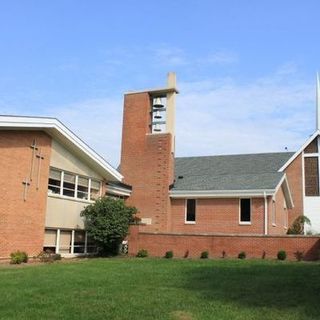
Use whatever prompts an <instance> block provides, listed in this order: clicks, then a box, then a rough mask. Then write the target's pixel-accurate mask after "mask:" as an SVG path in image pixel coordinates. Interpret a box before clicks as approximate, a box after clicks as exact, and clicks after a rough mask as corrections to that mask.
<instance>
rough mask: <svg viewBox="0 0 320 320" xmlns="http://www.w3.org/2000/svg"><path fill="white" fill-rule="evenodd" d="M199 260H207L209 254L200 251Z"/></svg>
mask: <svg viewBox="0 0 320 320" xmlns="http://www.w3.org/2000/svg"><path fill="white" fill-rule="evenodd" d="M200 258H201V259H208V258H209V252H208V251H202V252H201V255H200Z"/></svg>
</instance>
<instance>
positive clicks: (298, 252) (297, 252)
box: [294, 250, 303, 261]
mask: <svg viewBox="0 0 320 320" xmlns="http://www.w3.org/2000/svg"><path fill="white" fill-rule="evenodd" d="M294 256H295V257H296V259H297V261H302V260H303V252H302V251H299V250H298V251H296V252H295V253H294Z"/></svg>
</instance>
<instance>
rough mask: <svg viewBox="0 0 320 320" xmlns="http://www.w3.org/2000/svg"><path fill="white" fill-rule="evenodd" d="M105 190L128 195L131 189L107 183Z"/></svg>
mask: <svg viewBox="0 0 320 320" xmlns="http://www.w3.org/2000/svg"><path fill="white" fill-rule="evenodd" d="M107 192H108V193H112V194H116V195H120V196H126V197H130V195H131V192H132V191H131V190H128V189H125V188H121V187H115V186H109V185H107Z"/></svg>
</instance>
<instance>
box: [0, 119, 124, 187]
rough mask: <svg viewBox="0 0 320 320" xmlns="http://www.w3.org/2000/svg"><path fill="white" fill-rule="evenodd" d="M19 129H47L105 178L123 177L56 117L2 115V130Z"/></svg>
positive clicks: (46, 130) (0, 124)
mask: <svg viewBox="0 0 320 320" xmlns="http://www.w3.org/2000/svg"><path fill="white" fill-rule="evenodd" d="M17 129H18V130H42V131H45V132H46V133H47V134H49V135H50V136H51V137H52V138H54V139H56V140H57V141H59V142H60V143H62V144H63V145H64V146H66V147H67V148H68V150H70V151H72V152H73V153H75V154H76V155H77V156H78V157H79V158H80V159H83V160H84V161H85V162H86V163H88V164H89V165H90V166H91V167H92V168H93V169H95V170H97V172H98V173H99V174H101V175H102V176H103V177H104V178H106V179H108V180H111V181H121V180H122V179H123V176H122V175H121V174H120V173H119V172H118V171H117V170H116V169H115V168H113V167H112V166H111V165H110V164H109V163H108V162H107V161H106V160H105V159H104V158H102V157H101V156H100V155H99V154H97V153H96V152H95V151H94V150H93V149H91V148H90V147H89V146H88V145H87V144H86V143H85V142H83V141H82V140H81V139H80V138H79V137H78V136H76V135H75V134H74V133H73V132H72V131H71V130H69V129H68V128H67V127H66V126H65V125H64V124H63V123H62V122H60V121H59V120H58V119H56V118H46V117H25V116H4V115H2V116H0V130H17Z"/></svg>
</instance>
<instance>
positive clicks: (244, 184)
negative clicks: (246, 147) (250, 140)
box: [172, 152, 293, 191]
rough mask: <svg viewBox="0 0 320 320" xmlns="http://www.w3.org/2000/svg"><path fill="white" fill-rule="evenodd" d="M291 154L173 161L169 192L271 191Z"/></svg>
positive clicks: (281, 153) (190, 158)
mask: <svg viewBox="0 0 320 320" xmlns="http://www.w3.org/2000/svg"><path fill="white" fill-rule="evenodd" d="M292 155H293V153H292V152H278V153H260V154H240V155H222V156H209V157H187V158H176V159H175V183H174V186H173V188H172V190H220V191H221V190H229V191H230V190H274V189H275V188H276V187H277V185H278V183H279V182H280V180H281V179H282V178H283V175H284V174H283V173H282V172H278V170H279V169H280V168H281V166H283V165H284V163H286V162H287V161H288V159H289V158H290V157H292Z"/></svg>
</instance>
